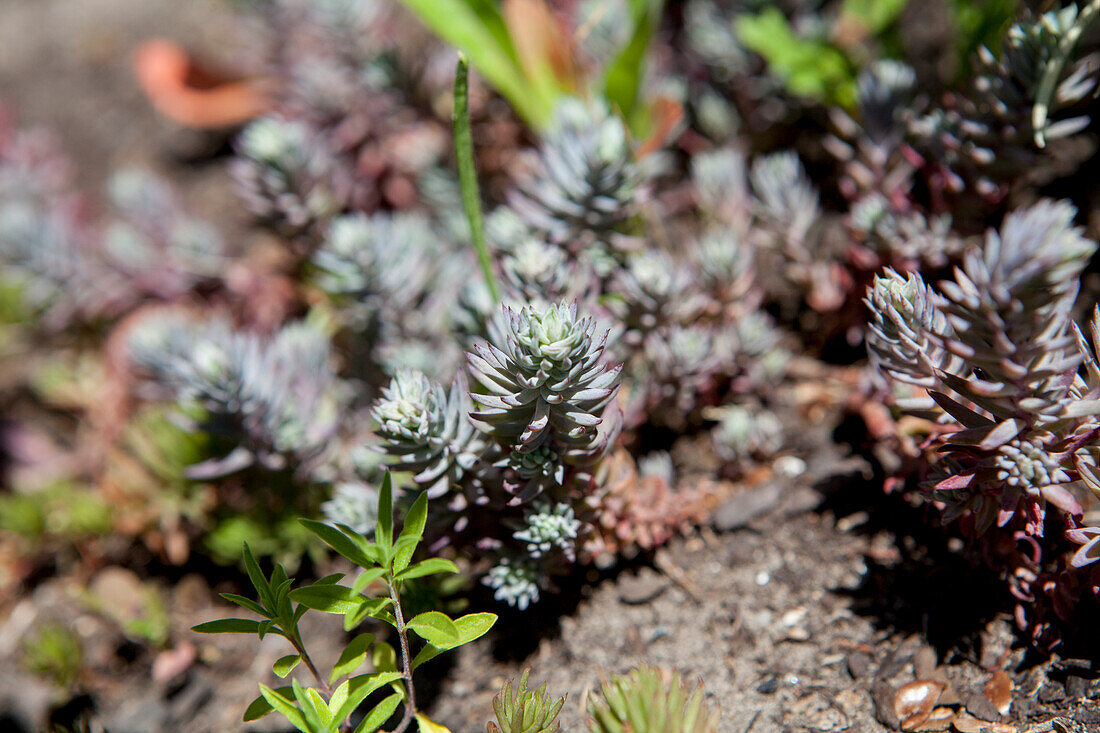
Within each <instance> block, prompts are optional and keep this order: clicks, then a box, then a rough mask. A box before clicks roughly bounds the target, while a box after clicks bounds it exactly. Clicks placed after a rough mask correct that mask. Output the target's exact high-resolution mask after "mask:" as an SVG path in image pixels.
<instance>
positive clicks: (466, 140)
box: [453, 54, 500, 301]
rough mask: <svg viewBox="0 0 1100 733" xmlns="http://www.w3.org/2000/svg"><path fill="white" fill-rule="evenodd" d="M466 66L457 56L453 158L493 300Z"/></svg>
mask: <svg viewBox="0 0 1100 733" xmlns="http://www.w3.org/2000/svg"><path fill="white" fill-rule="evenodd" d="M468 73H469V65H468V64H467V62H466V56H465V54H459V56H458V68H457V69H456V70H455V101H454V105H455V106H454V115H453V122H454V132H455V157H456V158H457V161H458V182H459V185H460V186H461V188H462V204H463V206H464V207H465V208H466V219H467V220H468V221H469V222H470V239H471V240H472V241H473V243H474V248H475V249H476V250H477V258H478V261H479V262H480V263H481V270H482V272H484V273H485V284H486V285H487V286H488V287H489V293H490V294H491V295H492V296H493V300H494V301H499V300H500V290H499V289H498V288H497V281H496V275H494V274H493V259H492V257H491V256H490V255H489V243H488V242H486V241H485V220H484V216H483V214H482V211H481V193H480V192H479V191H478V187H477V168H476V167H475V166H474V138H473V134H472V133H471V132H470V106H469V83H468Z"/></svg>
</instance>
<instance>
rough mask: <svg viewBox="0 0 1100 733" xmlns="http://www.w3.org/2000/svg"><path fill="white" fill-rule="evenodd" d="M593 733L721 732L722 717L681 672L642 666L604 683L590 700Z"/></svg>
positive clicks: (589, 718)
mask: <svg viewBox="0 0 1100 733" xmlns="http://www.w3.org/2000/svg"><path fill="white" fill-rule="evenodd" d="M588 730H589V731H590V733H717V731H718V716H717V715H716V714H715V713H714V712H712V711H711V710H709V709H708V708H707V706H706V704H705V702H704V701H703V687H702V685H699V686H698V687H696V688H695V690H694V691H689V690H688V688H687V687H686V686H685V685H684V683H683V681H682V680H681V679H680V674H679V673H678V672H677V673H675V674H672V675H671V676H669V675H668V674H667V673H662V671H661V670H659V669H655V668H653V667H648V666H644V667H638V668H635V669H632V670H631V671H630V672H629V673H627V674H625V675H616V676H614V677H612V678H611V679H610V680H609V681H607V682H606V683H604V685H603V687H602V688H601V689H600V692H599V694H597V695H595V696H593V697H592V698H591V699H590V700H589V701H588Z"/></svg>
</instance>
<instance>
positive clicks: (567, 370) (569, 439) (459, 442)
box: [371, 302, 620, 609]
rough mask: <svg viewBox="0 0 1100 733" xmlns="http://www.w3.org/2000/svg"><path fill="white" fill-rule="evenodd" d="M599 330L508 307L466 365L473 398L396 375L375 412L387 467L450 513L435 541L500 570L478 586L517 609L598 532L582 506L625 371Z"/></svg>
mask: <svg viewBox="0 0 1100 733" xmlns="http://www.w3.org/2000/svg"><path fill="white" fill-rule="evenodd" d="M595 329H596V326H595V324H594V322H593V319H592V318H591V317H587V316H586V317H581V316H580V315H579V313H578V309H577V306H576V304H575V303H574V304H567V303H564V302H562V303H558V304H555V305H549V306H546V307H544V308H538V307H534V306H524V307H521V308H519V309H518V310H512V309H511V308H510V307H508V306H504V307H502V310H501V313H500V315H499V316H498V317H497V318H496V319H494V320H493V321H492V322H491V324H490V338H489V339H488V340H478V341H476V342H475V344H474V348H473V351H472V352H470V353H468V354H467V356H468V358H469V369H470V374H471V376H472V378H473V381H474V382H476V383H477V384H479V385H481V389H480V390H475V389H471V388H470V387H469V386H468V385H467V382H466V380H465V379H464V378H460V379H458V380H456V381H455V382H454V383H453V384H452V385H451V387H450V389H449V390H447V389H444V387H443V386H442V385H441V384H439V383H437V382H434V381H432V380H430V379H428V378H427V377H426V376H424V375H423V374H421V373H419V372H415V371H412V370H403V371H400V372H398V373H397V375H396V376H395V377H394V378H393V380H391V382H390V384H389V386H388V387H387V388H385V389H384V390H383V392H382V395H381V398H380V399H379V400H378V401H377V402H376V403H375V405H374V408H373V410H372V412H371V414H372V416H373V418H374V419H375V421H376V423H377V428H376V431H375V436H376V438H377V440H378V444H377V448H378V449H379V450H381V451H382V452H383V453H385V454H386V455H387V456H388V461H389V465H390V467H391V468H392V469H394V470H399V471H402V472H406V473H409V474H411V475H412V480H413V482H414V483H415V484H416V485H417V486H419V487H420V488H422V489H424V490H425V491H427V492H428V494H429V495H430V496H431V497H432V498H433V499H437V498H438V499H440V500H441V502H442V503H443V504H444V506H445V509H441V510H440V511H438V512H435V513H433V514H432V516H431V517H430V518H429V523H428V530H427V531H428V534H429V535H430V536H431V537H432V539H433V541H435V540H440V541H448V542H451V543H454V544H456V545H459V546H460V547H462V548H463V549H471V548H477V550H478V552H476V553H475V554H474V557H473V559H474V560H475V561H482V562H484V560H485V558H486V557H492V558H495V559H494V561H493V562H494V563H495V564H494V565H493V567H491V568H488V569H487V570H486V572H485V578H484V580H485V583H486V584H487V585H489V586H490V587H492V588H493V589H494V590H495V591H496V596H497V598H498V599H500V600H503V601H506V602H508V603H509V604H511V605H515V606H518V607H519V608H521V609H523V608H527V606H528V605H529V604H530V603H532V602H534V601H536V600H537V599H538V597H539V592H540V589H544V588H546V587H547V584H548V582H549V575H550V574H551V573H552V572H560V570H561V569H562V568H566V567H569V566H570V565H571V564H572V563H574V562H576V561H577V557H578V554H579V553H578V549H579V548H580V547H581V546H582V543H583V541H584V537H585V535H586V534H587V533H589V532H591V531H592V529H593V528H592V523H591V521H592V520H591V516H590V515H591V507H590V506H589V505H588V504H587V503H586V501H587V500H588V499H589V498H590V497H591V496H592V495H593V492H594V490H595V485H596V484H595V474H596V472H597V471H598V470H599V466H600V462H601V460H602V459H603V457H604V455H605V454H606V453H607V451H608V450H609V448H610V447H611V445H612V444H613V443H614V440H615V437H616V435H617V430H618V425H619V422H620V419H619V415H618V410H617V408H616V407H614V406H613V404H612V401H613V399H614V397H615V394H616V392H617V391H618V384H619V382H618V380H619V371H620V369H619V367H611V366H609V365H608V364H607V360H606V359H605V358H604V343H605V340H606V338H607V334H606V333H603V334H599V335H597V333H596V331H595Z"/></svg>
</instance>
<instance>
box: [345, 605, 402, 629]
mask: <svg viewBox="0 0 1100 733" xmlns="http://www.w3.org/2000/svg"><path fill="white" fill-rule="evenodd" d="M392 605H393V599H392V598H369V599H365V600H364V601H363V602H362V603H360V604H359V608H357V609H356V610H355V611H353V612H352V613H345V614H344V631H351V630H352V629H354V628H355V627H356V626H358V625H359V624H361V623H363V622H364V621H366V620H367V618H368V617H370V618H376V619H378V620H379V621H385V622H386V623H388V624H389V625H390V626H396V625H397V621H396V620H395V619H394V617H393V614H392V613H390V612H389V611H387V610H386V609H387V608H388V607H389V606H392Z"/></svg>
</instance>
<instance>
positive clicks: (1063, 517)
mask: <svg viewBox="0 0 1100 733" xmlns="http://www.w3.org/2000/svg"><path fill="white" fill-rule="evenodd" d="M1074 214H1075V210H1074V209H1073V207H1072V206H1070V205H1069V204H1068V203H1065V202H1052V201H1042V202H1040V203H1038V204H1035V205H1034V206H1031V207H1029V208H1027V209H1023V210H1019V211H1016V212H1014V213H1012V214H1010V215H1009V216H1008V217H1006V219H1005V222H1004V225H1003V226H1002V228H1001V230H1000V232H990V233H988V234H987V236H986V240H985V244H984V247H982V248H974V249H971V250H970V251H968V252H967V253H966V255H965V257H964V259H963V264H962V267H960V268H959V269H958V270H956V273H955V278H954V280H951V281H946V282H943V283H941V284H940V285H939V287H938V288H935V289H934V288H930V287H928V286H926V285H925V284H924V282H923V281H922V280H921V278H920V276H918V275H915V274H911V275H909V277H908V278H902V277H901V276H900V275H897V274H896V273H892V272H888V273H887V274H886V275H885V276H882V277H879V278H878V279H877V280H876V281H875V283H874V285H873V287H872V289H871V290H870V292H869V296H868V300H867V303H868V305H869V307H870V308H871V311H872V319H873V321H872V326H871V332H870V334H869V337H868V346H869V349H870V351H871V356H872V362H873V363H874V364H875V365H876V366H877V367H878V369H879V370H880V372H882V373H883V374H885V375H886V376H887V377H889V378H890V379H891V380H895V381H898V382H902V383H907V384H910V385H914V386H916V387H919V388H922V389H924V390H925V391H926V393H927V395H928V398H930V399H928V400H916V401H910V402H907V403H905V404H904V405H903V406H904V407H907V408H910V409H913V410H916V411H917V412H918V414H923V415H932V416H938V418H939V420H940V421H941V422H943V423H944V430H943V433H942V435H940V436H939V437H937V438H936V441H935V442H936V444H938V448H939V452H940V453H941V454H942V459H941V460H940V461H939V463H938V465H937V467H936V469H937V473H936V478H935V480H934V481H933V482H932V483H931V485H930V486H929V496H930V498H932V499H933V500H934V501H935V502H936V503H937V505H938V506H940V507H941V508H942V509H943V512H944V518H945V520H953V519H954V520H958V521H959V522H960V525H961V526H962V528H963V531H964V532H965V534H967V535H968V536H969V537H971V538H972V539H973V540H974V541H975V542H976V543H978V545H979V547H980V548H981V549H982V553H983V555H984V556H985V557H986V558H987V559H989V560H990V561H992V562H994V563H995V564H996V565H997V566H998V567H999V569H1002V570H1003V571H1004V572H1005V574H1006V575H1007V576H1008V580H1009V583H1010V587H1011V589H1012V590H1013V592H1014V593H1015V594H1016V596H1017V597H1018V598H1020V599H1021V601H1025V602H1035V603H1037V609H1036V610H1034V611H1027V610H1025V609H1024V608H1023V607H1021V611H1020V620H1021V621H1022V622H1024V623H1026V624H1028V625H1029V626H1031V629H1032V631H1033V632H1035V633H1037V634H1041V633H1043V632H1044V631H1045V626H1044V624H1045V623H1046V621H1047V620H1046V619H1043V618H1042V611H1043V610H1044V608H1045V607H1048V606H1049V607H1051V608H1052V609H1053V611H1054V612H1055V613H1057V614H1058V615H1060V616H1066V615H1068V614H1069V613H1070V611H1071V610H1072V604H1070V603H1069V602H1068V600H1067V598H1068V596H1067V594H1071V593H1072V591H1071V582H1070V580H1069V578H1068V576H1067V573H1069V572H1070V570H1069V568H1068V567H1067V564H1066V562H1065V561H1066V558H1064V557H1059V556H1058V548H1059V540H1060V537H1059V535H1061V534H1063V533H1064V531H1065V530H1064V529H1063V528H1069V529H1074V528H1075V527H1076V526H1077V523H1078V522H1079V520H1080V518H1081V515H1082V508H1081V504H1080V500H1081V499H1082V498H1083V497H1084V494H1083V493H1082V491H1083V490H1085V489H1086V487H1089V488H1091V487H1092V483H1091V482H1090V480H1091V478H1092V474H1091V472H1090V471H1089V469H1088V466H1089V465H1090V464H1089V463H1088V462H1089V460H1091V458H1090V457H1091V456H1093V455H1094V454H1095V453H1096V450H1097V448H1096V441H1097V435H1098V434H1100V430H1098V427H1100V421H1098V419H1097V415H1100V402H1097V400H1096V397H1097V395H1098V394H1100V392H1098V389H1100V380H1098V379H1097V376H1098V374H1100V372H1097V370H1096V369H1095V368H1094V366H1093V365H1094V364H1095V352H1094V348H1095V345H1094V344H1093V345H1090V344H1089V343H1088V341H1087V340H1086V339H1085V338H1084V337H1083V336H1082V335H1081V334H1080V331H1079V330H1078V329H1077V326H1076V325H1075V324H1074V323H1073V321H1072V318H1071V308H1072V306H1073V302H1074V299H1075V297H1076V295H1077V291H1078V287H1079V285H1078V278H1079V277H1080V274H1081V272H1082V270H1083V269H1084V267H1085V265H1086V264H1087V263H1088V261H1089V258H1090V257H1091V256H1092V255H1093V253H1094V252H1095V251H1096V248H1097V245H1096V243H1095V242H1092V241H1090V240H1088V239H1086V238H1085V237H1083V236H1082V233H1081V230H1080V229H1078V228H1077V227H1075V226H1073V218H1074ZM1082 363H1084V364H1085V365H1086V368H1085V369H1084V370H1083V371H1082V372H1081V373H1078V370H1079V367H1080V366H1081V365H1082ZM1083 462H1084V465H1083ZM1051 514H1053V515H1054V518H1052V517H1051V516H1049V515H1051ZM1056 528H1057V529H1056ZM1051 530H1053V531H1054V535H1053V536H1048V533H1049V532H1051ZM1069 537H1070V539H1077V540H1078V541H1082V540H1087V539H1088V538H1087V537H1085V536H1083V535H1082V533H1081V532H1080V531H1076V532H1074V533H1071V534H1070V535H1069ZM1013 539H1020V540H1022V541H1025V542H1026V543H1027V549H1026V551H1025V550H1021V549H1019V548H1020V545H1019V544H1018V543H1017V542H1013V541H1012V540H1013ZM1077 564H1081V562H1080V558H1078V560H1077Z"/></svg>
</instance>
